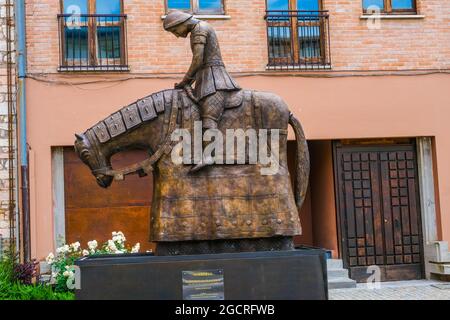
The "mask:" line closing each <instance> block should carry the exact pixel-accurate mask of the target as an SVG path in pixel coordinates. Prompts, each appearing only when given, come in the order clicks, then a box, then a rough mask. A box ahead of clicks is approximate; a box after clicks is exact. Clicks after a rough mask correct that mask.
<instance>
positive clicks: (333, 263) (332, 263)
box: [327, 259, 344, 269]
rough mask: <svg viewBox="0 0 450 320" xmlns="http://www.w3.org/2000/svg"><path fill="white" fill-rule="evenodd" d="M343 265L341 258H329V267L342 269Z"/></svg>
mask: <svg viewBox="0 0 450 320" xmlns="http://www.w3.org/2000/svg"><path fill="white" fill-rule="evenodd" d="M343 267H344V265H343V263H342V260H341V259H327V269H342V268H343Z"/></svg>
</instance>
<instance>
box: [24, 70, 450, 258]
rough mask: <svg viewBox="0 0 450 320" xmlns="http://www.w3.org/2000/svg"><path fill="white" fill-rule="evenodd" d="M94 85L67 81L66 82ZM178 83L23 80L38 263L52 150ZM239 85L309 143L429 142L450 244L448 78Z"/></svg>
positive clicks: (267, 80)
mask: <svg viewBox="0 0 450 320" xmlns="http://www.w3.org/2000/svg"><path fill="white" fill-rule="evenodd" d="M61 78H62V77H61ZM61 78H59V80H61ZM94 78H95V76H93V75H91V76H81V77H80V78H76V77H72V78H71V80H70V81H84V80H93V79H94ZM74 79H75V80H74ZM56 80H58V78H57V79H56ZM176 80H177V79H140V80H128V81H122V82H117V83H111V82H108V83H98V84H90V85H76V84H74V83H72V84H70V85H68V84H65V85H63V84H54V83H53V84H50V83H47V82H43V81H36V80H33V79H28V80H27V85H28V89H27V101H28V114H27V116H28V128H27V129H28V135H29V138H28V139H29V141H28V142H29V144H30V148H31V150H30V170H31V177H32V180H31V210H32V252H33V256H35V257H37V258H42V257H44V256H45V255H46V254H47V253H48V252H49V251H51V250H53V222H52V220H53V213H52V193H51V190H52V188H51V187H52V186H51V182H52V180H51V147H52V146H66V145H71V144H73V140H74V137H73V134H74V133H75V132H82V131H84V130H85V129H87V128H88V127H90V126H92V125H93V124H95V123H96V122H97V121H98V120H101V119H103V118H105V117H106V116H107V115H109V114H110V113H112V112H114V111H116V110H117V109H119V108H120V107H121V106H123V105H126V104H128V103H130V102H132V101H133V100H135V99H137V98H139V97H142V96H144V95H147V94H149V93H151V92H155V91H158V90H161V89H164V88H168V87H171V86H172V85H173V83H174V82H175V81H176ZM237 80H238V82H239V83H240V84H241V85H242V86H243V87H245V88H253V89H258V90H267V91H273V92H276V93H277V94H279V95H280V96H282V97H283V98H284V99H285V100H286V102H287V103H288V104H289V106H290V107H291V110H292V111H293V112H294V113H295V114H296V115H297V116H298V117H299V118H300V119H301V121H302V123H303V124H304V128H305V131H306V135H307V137H308V139H316V140H318V139H323V140H329V139H339V138H373V137H414V136H435V137H436V138H435V143H436V157H437V159H436V167H437V168H436V169H437V170H438V172H439V184H438V187H439V190H438V191H439V199H440V204H441V207H440V209H441V217H440V218H441V221H442V237H443V240H447V241H450V166H449V165H448V164H449V163H450V139H449V137H450V125H449V119H450V93H449V88H450V76H449V75H448V74H435V75H423V76H372V77H339V78H310V77H309V78H307V77H293V76H277V77H273V76H272V77H270V76H248V77H238V78H237Z"/></svg>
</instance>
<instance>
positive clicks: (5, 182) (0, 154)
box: [0, 0, 14, 253]
mask: <svg viewBox="0 0 450 320" xmlns="http://www.w3.org/2000/svg"><path fill="white" fill-rule="evenodd" d="M11 3H13V2H11ZM12 11H13V10H12V8H11V12H12ZM6 21H7V19H6V1H5V0H0V238H3V240H2V241H3V249H4V248H5V247H7V245H8V242H9V236H10V230H9V161H8V159H9V153H8V144H9V142H8V95H7V93H8V87H7V77H6V75H7V63H6V62H7V53H8V51H7V28H6ZM10 54H12V55H13V56H14V53H13V52H12V53H10ZM13 81H14V78H13ZM0 253H1V252H0Z"/></svg>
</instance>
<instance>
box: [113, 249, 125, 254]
mask: <svg viewBox="0 0 450 320" xmlns="http://www.w3.org/2000/svg"><path fill="white" fill-rule="evenodd" d="M123 253H124V252H123V251H122V250H116V251H114V254H123Z"/></svg>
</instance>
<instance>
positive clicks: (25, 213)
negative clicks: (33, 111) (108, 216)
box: [15, 0, 31, 261]
mask: <svg viewBox="0 0 450 320" xmlns="http://www.w3.org/2000/svg"><path fill="white" fill-rule="evenodd" d="M15 15H16V35H17V38H16V51H17V74H18V80H17V104H18V106H19V156H20V161H19V163H20V185H21V198H22V237H23V258H24V260H25V261H30V260H31V241H30V235H31V231H30V189H29V169H28V146H27V109H26V96H25V93H26V91H25V89H26V87H25V85H26V83H25V78H26V75H27V66H26V63H27V55H26V39H25V36H26V31H25V0H16V1H15Z"/></svg>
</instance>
